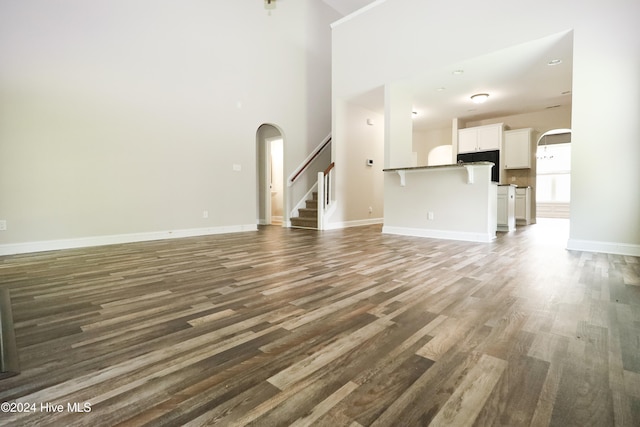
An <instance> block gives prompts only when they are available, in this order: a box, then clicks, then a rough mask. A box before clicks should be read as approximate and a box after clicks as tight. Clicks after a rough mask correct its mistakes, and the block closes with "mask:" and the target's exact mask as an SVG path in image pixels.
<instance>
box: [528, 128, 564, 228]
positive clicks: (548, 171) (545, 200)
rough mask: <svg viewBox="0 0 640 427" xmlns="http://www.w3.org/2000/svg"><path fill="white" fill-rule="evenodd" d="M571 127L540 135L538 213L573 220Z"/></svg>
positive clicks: (537, 154)
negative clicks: (571, 210) (571, 216)
mask: <svg viewBox="0 0 640 427" xmlns="http://www.w3.org/2000/svg"><path fill="white" fill-rule="evenodd" d="M570 190H571V129H553V130H550V131H547V132H545V133H543V134H542V135H540V138H538V144H537V149H536V195H535V197H536V216H537V217H538V218H561V219H569V212H570V206H571V191H570Z"/></svg>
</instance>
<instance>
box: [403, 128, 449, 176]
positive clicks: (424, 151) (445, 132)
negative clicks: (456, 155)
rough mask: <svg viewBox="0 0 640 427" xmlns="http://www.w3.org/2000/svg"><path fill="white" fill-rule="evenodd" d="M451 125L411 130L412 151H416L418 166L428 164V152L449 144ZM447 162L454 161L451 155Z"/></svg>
mask: <svg viewBox="0 0 640 427" xmlns="http://www.w3.org/2000/svg"><path fill="white" fill-rule="evenodd" d="M451 144H452V142H451V127H447V128H442V129H428V130H420V131H415V130H414V131H413V151H414V152H416V153H418V166H427V165H429V162H428V160H429V153H430V152H431V150H433V149H434V148H436V147H438V146H442V145H451ZM447 163H455V162H454V161H453V156H452V158H451V159H448V160H447Z"/></svg>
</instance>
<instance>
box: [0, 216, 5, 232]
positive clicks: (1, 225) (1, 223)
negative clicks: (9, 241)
mask: <svg viewBox="0 0 640 427" xmlns="http://www.w3.org/2000/svg"><path fill="white" fill-rule="evenodd" d="M6 229H7V220H6V219H0V231H5V230H6Z"/></svg>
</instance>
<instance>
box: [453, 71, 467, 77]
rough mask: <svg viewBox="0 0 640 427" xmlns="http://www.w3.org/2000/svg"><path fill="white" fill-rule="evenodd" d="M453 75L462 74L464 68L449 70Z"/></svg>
mask: <svg viewBox="0 0 640 427" xmlns="http://www.w3.org/2000/svg"><path fill="white" fill-rule="evenodd" d="M451 74H453V75H454V76H459V75H460V74H464V70H453V71H452V72H451Z"/></svg>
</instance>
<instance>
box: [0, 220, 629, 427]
mask: <svg viewBox="0 0 640 427" xmlns="http://www.w3.org/2000/svg"><path fill="white" fill-rule="evenodd" d="M549 227H552V226H551V225H550V224H547V225H544V224H538V225H533V226H529V227H521V228H519V230H518V231H516V232H514V233H509V234H500V235H499V238H498V239H497V240H496V241H495V242H494V243H490V244H485V243H465V242H455V241H444V240H434V239H424V238H411V237H400V236H390V235H383V234H381V232H380V227H378V226H369V227H361V228H351V229H345V230H337V231H326V232H314V231H308V230H291V229H283V228H279V227H265V228H261V229H260V230H259V231H258V232H248V233H239V234H232V235H218V236H210V237H201V238H187V239H179V240H178V239H177V240H168V241H158V242H148V243H135V244H127V245H115V246H105V247H98V248H90V249H78V250H65V251H58V252H48V253H39V254H31V255H21V256H9V257H3V258H0V280H1V282H2V285H3V286H6V287H8V288H9V289H10V292H11V299H12V307H13V315H14V324H15V333H16V340H17V348H18V353H19V358H20V367H21V374H20V375H18V376H15V377H11V378H8V379H3V380H1V381H0V401H1V402H5V403H6V402H8V403H9V407H10V409H13V410H16V409H20V410H22V411H25V412H21V413H15V412H13V413H11V412H9V413H7V412H6V411H5V412H4V413H0V424H1V425H20V426H23V425H34V426H36V425H37V426H43V425H55V426H73V425H78V426H86V425H91V426H114V425H126V426H139V425H148V426H162V425H172V426H183V425H189V426H197V425H211V424H218V425H223V426H230V425H247V424H248V425H256V426H286V425H296V426H302V425H327V426H332V427H335V426H369V425H371V426H414V425H432V426H473V425H475V426H494V425H495V426H529V425H531V426H547V425H550V426H562V427H566V426H580V427H585V426H597V427H603V426H635V427H637V426H639V425H640V259H638V258H636V257H625V256H617V255H605V254H592V253H580V252H571V251H566V250H565V249H563V245H564V243H565V242H566V237H567V235H566V230H564V229H562V228H554V227H552V228H549ZM16 402H20V405H21V406H18V404H17V403H16ZM25 404H26V405H25ZM85 404H86V406H85ZM48 405H50V406H48ZM56 405H62V409H61V411H60V412H52V411H53V410H54V409H55V410H60V408H58V407H57V406H56ZM3 408H4V409H5V410H6V404H5V406H3ZM78 410H90V412H78Z"/></svg>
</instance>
